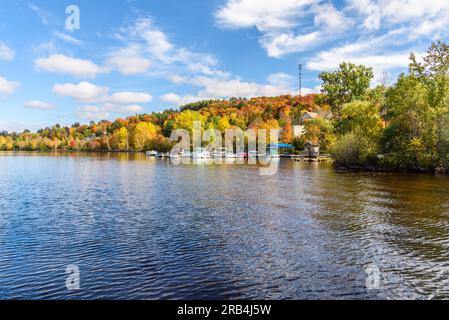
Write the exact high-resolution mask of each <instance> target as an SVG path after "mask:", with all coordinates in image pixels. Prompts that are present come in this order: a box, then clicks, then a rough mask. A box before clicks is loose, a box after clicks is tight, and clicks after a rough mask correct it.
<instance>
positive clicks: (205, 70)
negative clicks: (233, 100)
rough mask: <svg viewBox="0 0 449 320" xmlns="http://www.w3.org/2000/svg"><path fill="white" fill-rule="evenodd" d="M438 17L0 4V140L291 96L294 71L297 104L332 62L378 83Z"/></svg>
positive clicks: (433, 10) (152, 2)
mask: <svg viewBox="0 0 449 320" xmlns="http://www.w3.org/2000/svg"><path fill="white" fill-rule="evenodd" d="M70 5H75V6H77V7H78V8H79V13H80V15H79V17H80V20H79V21H80V25H79V29H78V28H77V26H76V19H72V17H73V16H72V15H71V14H72V13H74V12H75V13H76V10H75V11H71V10H69V11H66V9H67V7H68V6H70ZM448 14H449V1H441V0H426V1H422V0H378V1H373V0H339V1H337V0H334V1H329V0H323V1H322V0H276V1H274V0H188V1H187V0H185V1H179V0H114V1H109V2H106V1H104V0H89V1H88V0H71V1H63V0H58V1H55V0H34V1H31V2H29V1H25V0H23V1H22V0H17V1H2V3H1V4H0V130H9V131H11V130H23V129H24V128H29V129H32V130H35V129H38V128H40V127H44V126H47V125H52V124H55V123H60V124H62V125H69V124H72V123H74V122H88V121H90V120H95V121H98V120H101V119H111V120H112V119H115V118H117V117H124V116H127V115H134V114H136V113H142V112H152V111H161V110H164V109H166V108H170V107H174V108H175V107H177V106H179V105H182V104H185V103H188V102H192V101H197V100H201V99H209V98H225V97H232V96H237V93H238V94H239V96H241V97H252V96H261V95H263V96H272V95H279V94H286V93H295V92H297V90H298V89H297V87H298V85H297V82H298V80H297V72H298V71H297V65H298V64H299V63H301V64H303V65H304V86H305V87H306V88H305V89H304V92H314V91H317V90H319V85H320V83H319V81H318V79H317V75H318V73H319V72H320V71H322V70H332V69H334V68H336V66H337V65H338V64H339V63H340V62H342V61H352V62H355V63H361V64H365V65H367V66H371V67H373V68H374V70H375V73H376V81H384V80H385V79H388V76H387V74H389V75H390V77H391V76H393V75H396V74H398V73H399V72H401V71H404V70H406V67H407V63H408V55H409V53H410V52H411V51H413V52H416V53H417V54H418V55H419V54H421V53H422V52H424V51H425V49H426V48H427V46H428V45H429V43H430V41H432V40H435V39H443V40H446V38H447V32H446V31H445V30H447V28H448V26H449V19H447V16H448ZM68 18H69V19H68ZM67 19H68V22H69V23H68V25H67Z"/></svg>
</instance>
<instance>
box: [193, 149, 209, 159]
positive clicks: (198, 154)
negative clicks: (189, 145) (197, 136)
mask: <svg viewBox="0 0 449 320" xmlns="http://www.w3.org/2000/svg"><path fill="white" fill-rule="evenodd" d="M192 158H193V159H209V158H211V155H210V153H209V152H208V151H206V149H204V148H196V149H195V151H193V153H192Z"/></svg>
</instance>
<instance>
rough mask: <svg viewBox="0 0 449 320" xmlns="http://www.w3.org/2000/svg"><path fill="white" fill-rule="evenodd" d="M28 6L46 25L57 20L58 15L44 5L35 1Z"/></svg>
mask: <svg viewBox="0 0 449 320" xmlns="http://www.w3.org/2000/svg"><path fill="white" fill-rule="evenodd" d="M28 7H29V8H30V9H31V10H33V11H34V12H35V13H36V14H37V15H38V16H39V19H40V20H41V22H42V24H44V25H46V26H48V25H50V24H52V23H53V22H54V21H55V20H56V17H55V16H54V15H53V14H52V13H51V12H50V11H47V10H45V9H44V8H42V7H39V6H37V5H35V4H33V3H30V4H28Z"/></svg>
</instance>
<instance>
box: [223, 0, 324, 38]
mask: <svg viewBox="0 0 449 320" xmlns="http://www.w3.org/2000/svg"><path fill="white" fill-rule="evenodd" d="M317 2H319V1H315V0H277V1H272V0H228V1H227V3H226V5H224V6H222V7H221V8H220V9H219V10H218V11H217V12H216V13H215V18H216V20H217V22H218V24H219V25H220V26H223V27H227V28H249V27H256V28H257V29H259V30H260V31H267V30H272V29H279V28H289V27H293V26H295V25H296V24H297V21H296V20H298V18H299V17H301V16H303V15H304V11H305V10H306V8H307V6H308V5H311V4H314V3H317Z"/></svg>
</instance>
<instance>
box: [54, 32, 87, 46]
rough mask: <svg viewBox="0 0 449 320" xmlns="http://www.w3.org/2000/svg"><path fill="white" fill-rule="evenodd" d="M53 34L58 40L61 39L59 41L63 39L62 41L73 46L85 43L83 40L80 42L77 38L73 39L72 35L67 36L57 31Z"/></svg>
mask: <svg viewBox="0 0 449 320" xmlns="http://www.w3.org/2000/svg"><path fill="white" fill-rule="evenodd" d="M53 34H54V35H55V36H56V37H57V38H59V39H61V40H64V41H66V42H68V43H71V44H76V45H80V44H82V43H83V42H82V41H81V40H79V39H77V38H75V37H73V36H71V35H69V34H67V33H63V32H59V31H55V32H54V33H53Z"/></svg>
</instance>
